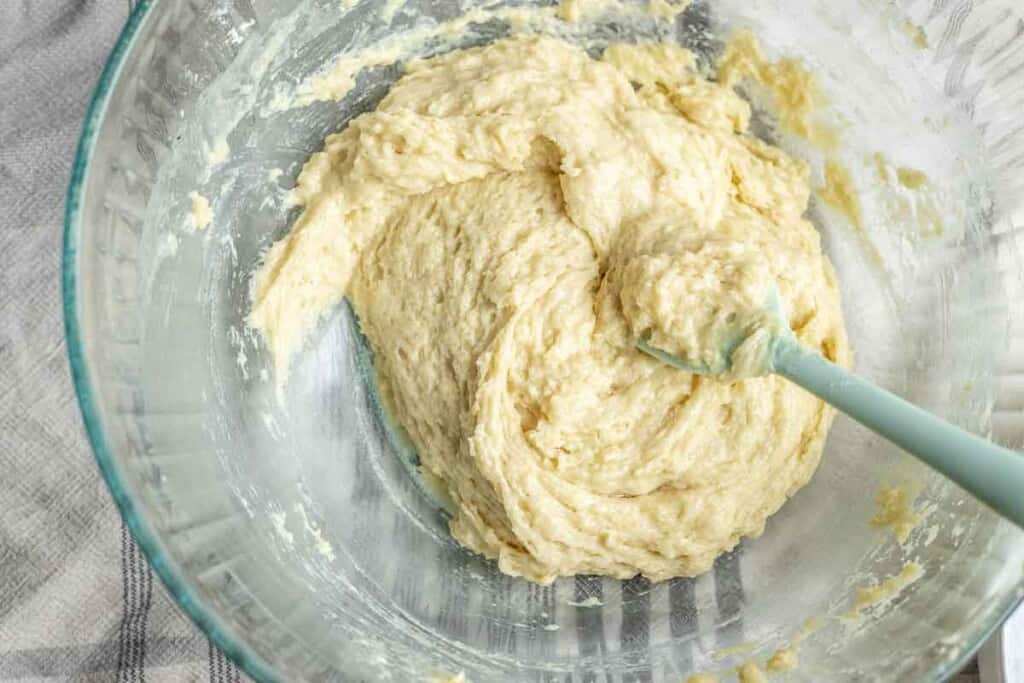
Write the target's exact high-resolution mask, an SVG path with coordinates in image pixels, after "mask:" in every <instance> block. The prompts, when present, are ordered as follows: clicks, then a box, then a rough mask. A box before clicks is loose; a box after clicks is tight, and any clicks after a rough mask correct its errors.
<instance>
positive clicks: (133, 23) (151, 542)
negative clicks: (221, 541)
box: [61, 0, 284, 683]
mask: <svg viewBox="0 0 1024 683" xmlns="http://www.w3.org/2000/svg"><path fill="white" fill-rule="evenodd" d="M159 1H160V0H139V2H138V3H137V4H136V5H135V7H134V8H133V9H132V10H131V12H130V13H129V15H128V19H127V20H126V21H125V24H124V26H123V27H122V29H121V33H120V35H119V36H118V38H117V42H116V43H115V44H114V47H113V49H112V51H111V53H110V56H109V57H108V58H107V61H106V63H105V64H104V66H103V70H102V71H101V72H100V77H99V81H98V82H97V85H96V89H95V90H94V92H93V95H92V99H91V100H90V102H89V106H88V108H87V109H86V115H85V119H84V122H83V124H82V129H81V133H80V135H79V139H78V145H77V148H76V150H75V156H74V161H73V163H72V166H71V176H70V181H69V183H68V190H67V195H66V199H65V205H64V246H63V255H62V261H61V271H62V274H61V293H62V296H63V309H64V333H65V337H66V340H67V353H68V361H69V363H70V366H71V378H72V384H73V386H74V390H75V395H76V397H77V399H78V406H79V409H80V410H81V413H82V420H83V422H84V425H85V431H86V435H87V437H88V440H89V445H90V446H91V447H92V452H93V455H94V456H95V459H96V464H97V465H98V466H99V470H100V474H101V475H102V477H103V480H104V481H105V482H106V484H107V487H108V488H109V489H110V493H111V496H112V497H113V499H114V503H115V504H116V506H117V509H118V511H119V512H120V514H121V518H122V519H123V520H124V523H125V524H126V525H127V527H128V529H129V531H130V533H131V535H132V537H134V539H135V542H136V543H137V544H138V546H139V548H140V549H141V550H142V553H143V555H144V556H145V557H146V560H147V561H148V562H149V565H150V567H151V568H152V569H153V571H154V572H155V573H156V575H157V576H158V577H160V580H161V581H162V582H163V584H164V587H165V588H166V589H167V590H168V592H170V594H171V596H172V597H173V598H174V601H175V602H176V603H177V605H178V606H179V607H180V608H181V609H182V610H183V611H184V612H185V614H186V615H187V616H188V617H189V619H191V620H192V622H193V623H194V624H195V625H196V626H198V627H199V629H200V631H202V632H203V634H205V635H206V636H207V637H208V638H209V639H210V640H211V641H212V642H213V643H214V645H216V646H217V647H218V648H220V650H221V651H222V652H223V653H224V654H225V655H226V656H227V657H228V658H229V659H230V660H231V661H233V662H234V663H235V664H237V665H238V666H239V667H240V668H241V669H242V670H243V671H244V672H245V673H246V674H247V675H249V676H250V677H251V678H252V679H254V680H256V681H260V682H261V683H277V682H278V681H282V680H284V679H283V677H282V675H281V674H280V672H279V671H278V670H277V669H275V668H274V667H273V666H271V665H270V664H269V663H268V662H267V661H266V660H264V659H263V658H262V657H260V656H259V655H258V654H256V653H255V652H254V651H253V650H252V648H251V647H249V646H248V645H246V644H245V643H244V642H243V640H242V639H241V638H240V637H239V635H238V633H237V632H236V631H235V630H234V629H233V628H231V627H230V626H228V625H227V624H226V623H225V622H224V620H223V619H221V618H220V616H218V615H217V613H216V612H215V611H214V610H213V608H212V607H210V606H207V605H206V604H205V603H204V601H203V600H202V598H201V597H200V595H199V592H198V591H197V590H196V586H195V584H194V582H192V581H190V580H189V579H188V578H186V575H185V572H184V571H182V569H181V567H180V566H179V564H178V563H177V561H175V560H174V558H173V556H172V555H171V553H170V552H168V550H167V548H166V547H165V546H164V545H163V543H162V542H161V541H160V540H159V537H158V535H157V534H156V532H155V531H154V529H153V527H152V525H151V524H150V522H149V520H148V519H146V516H145V514H144V513H143V512H142V511H141V510H140V509H139V507H138V506H137V505H136V504H135V501H134V500H133V498H132V493H131V491H130V489H129V486H128V484H127V481H126V479H125V477H124V473H123V472H122V471H121V468H120V467H119V465H118V464H117V462H116V459H115V458H114V455H113V452H112V450H111V449H110V447H109V446H108V444H107V439H106V435H105V434H104V431H103V426H102V423H101V420H100V416H99V412H98V411H97V407H96V397H95V393H94V390H93V384H92V381H91V379H90V377H89V367H88V362H87V360H86V356H85V346H86V344H85V341H84V339H83V336H82V324H81V321H80V320H79V307H78V302H79V291H78V288H79V278H78V252H79V249H78V242H79V238H80V236H81V229H80V228H81V222H82V215H81V205H82V199H83V195H84V192H85V186H86V180H87V177H88V174H89V170H90V162H91V159H92V154H93V151H94V149H95V144H96V138H97V135H98V133H99V130H100V127H101V126H102V123H103V121H104V118H105V114H106V111H107V105H108V103H109V101H110V96H111V94H112V93H113V90H114V87H115V86H116V84H117V82H118V76H119V75H120V73H121V67H122V66H123V65H124V63H125V58H126V57H127V55H128V54H129V53H130V52H131V49H132V47H133V45H134V42H135V39H136V38H137V37H138V36H139V33H140V32H139V29H140V28H141V26H142V25H143V23H144V21H145V19H146V17H148V16H149V13H150V10H152V8H153V7H154V6H155V5H156V4H157V3H158V2H159Z"/></svg>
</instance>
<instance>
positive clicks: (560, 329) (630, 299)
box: [251, 38, 849, 582]
mask: <svg viewBox="0 0 1024 683" xmlns="http://www.w3.org/2000/svg"><path fill="white" fill-rule="evenodd" d="M749 116H750V110H749V107H748V105H747V104H746V103H745V102H744V101H743V100H742V99H741V98H739V97H738V96H737V95H736V94H735V93H734V92H733V91H732V90H731V88H728V87H725V86H723V85H719V84H717V83H715V82H712V81H708V80H705V79H704V78H702V77H701V76H700V75H698V73H697V72H696V70H695V68H694V59H693V56H692V55H691V54H690V53H689V52H687V51H686V50H684V49H682V48H678V47H673V46H666V45H651V46H626V45H621V46H614V47H611V48H609V49H608V50H607V51H606V52H605V54H604V55H603V57H602V59H601V60H594V59H591V58H590V57H589V56H588V55H587V54H586V53H585V52H583V51H582V50H580V49H578V48H575V47H572V46H570V45H568V44H566V43H563V42H561V41H558V40H555V39H549V38H512V39H507V40H504V41H501V42H498V43H495V44H493V45H490V46H488V47H484V48H475V49H468V50H463V51H458V52H454V53H450V54H447V55H444V56H440V57H435V58H432V59H429V60H425V61H420V62H415V63H413V64H411V65H410V66H409V68H408V71H407V74H406V75H405V76H404V77H403V78H402V79H401V80H400V81H399V82H398V83H397V84H396V85H395V86H394V87H393V88H392V90H391V92H390V94H389V95H388V96H387V97H386V98H385V99H384V101H383V102H382V103H381V104H380V106H379V107H378V108H377V110H376V111H374V112H371V113H368V114H365V115H363V116H360V117H359V118H357V119H355V120H353V121H352V122H351V123H350V124H349V125H348V127H347V128H346V129H345V130H344V131H342V132H341V133H339V134H337V135H332V136H330V137H328V138H327V140H326V143H325V149H324V151H323V152H320V153H317V154H315V155H313V157H312V158H311V159H310V160H309V162H308V163H307V164H306V167H305V169H304V170H303V172H302V174H301V176H300V178H299V183H298V187H297V189H296V191H295V194H296V198H297V200H298V201H299V202H300V203H301V204H302V205H303V206H304V207H305V211H304V212H303V214H302V215H301V217H300V218H299V219H298V222H297V223H296V225H295V226H294V228H293V230H292V231H291V234H290V235H289V236H288V237H286V238H285V239H283V240H281V241H280V242H279V243H277V244H276V245H275V246H274V247H273V248H272V249H271V250H270V251H269V253H268V254H267V257H266V260H265V263H264V265H263V266H262V268H261V270H260V271H259V273H258V274H257V277H256V282H255V288H254V297H255V298H254V306H253V310H252V314H251V322H252V323H253V325H254V326H256V327H257V328H258V329H260V330H262V331H263V333H264V334H265V336H266V339H267V341H268V344H269V348H270V349H271V351H272V353H273V355H274V359H275V364H276V369H277V372H278V378H279V380H281V381H284V378H285V376H286V373H287V368H288V363H289V360H290V358H291V356H292V354H293V353H294V352H295V351H296V350H297V349H298V348H299V347H300V345H301V343H302V340H303V338H304V337H305V336H306V335H307V334H308V333H309V332H310V331H311V329H312V328H313V327H314V326H315V325H316V323H317V321H318V319H319V318H320V316H321V315H322V314H323V313H325V312H326V311H328V310H330V309H331V308H332V307H333V306H335V305H337V304H338V303H339V302H340V301H341V299H342V298H343V297H344V296H348V297H349V298H350V299H351V301H352V304H353V305H354V307H355V310H356V312H357V313H358V315H359V319H360V323H361V325H362V329H363V331H364V332H365V334H366V336H367V338H368V339H369V341H370V344H371V345H372V347H373V350H374V354H375V355H374V359H375V366H376V371H377V373H378V377H379V385H380V388H381V392H382V393H383V398H384V401H385V403H386V405H387V406H388V408H389V409H390V414H391V416H392V417H393V418H394V419H395V420H396V421H397V422H398V423H400V424H401V425H402V426H403V427H404V428H405V429H406V430H407V431H408V433H409V434H410V436H411V438H412V440H413V442H414V443H415V445H416V447H417V449H418V451H419V455H420V458H421V460H422V462H423V465H424V466H425V467H426V468H427V469H428V470H429V471H430V472H431V473H433V474H434V475H436V476H437V477H438V478H440V479H441V481H442V482H443V483H444V484H445V485H446V486H447V487H448V489H449V492H450V494H451V497H452V498H453V500H454V501H455V503H456V505H457V512H456V514H455V516H454V518H453V519H452V521H451V531H452V533H453V534H454V535H455V537H456V538H457V539H458V540H459V541H460V542H461V543H463V544H464V545H465V546H466V547H468V548H470V549H472V550H475V551H477V552H479V553H482V554H484V555H486V556H488V557H491V558H496V559H497V561H498V563H499V566H500V567H501V569H502V571H504V572H506V573H508V574H513V575H521V576H525V577H527V578H530V579H533V580H536V581H541V582H547V581H551V580H552V579H554V578H555V577H556V576H564V575H572V574H579V573H592V574H605V575H609V576H614V577H619V578H626V577H631V576H634V575H636V574H638V573H639V574H643V575H645V576H647V577H649V578H651V579H653V580H660V579H665V578H669V577H673V576H688V575H695V574H699V573H701V572H703V571H705V570H707V569H708V568H709V567H710V566H711V564H712V562H713V561H714V559H715V558H716V557H717V556H718V555H719V554H721V553H722V552H725V551H727V550H729V549H730V548H732V547H733V546H735V545H736V543H737V542H738V541H739V539H740V538H741V537H743V536H756V535H758V534H760V533H761V531H762V530H763V528H764V523H765V519H766V518H767V517H768V516H769V515H771V514H772V513H773V512H775V511H776V510H777V509H778V508H779V507H780V506H781V505H782V504H783V502H784V501H785V500H786V498H787V497H788V496H789V495H791V494H793V493H794V492H795V491H796V490H797V489H798V488H800V487H801V486H802V485H803V484H804V483H806V482H807V480H808V479H809V478H810V476H811V474H812V473H813V472H814V469H815V467H816V466H817V464H818V460H819V458H820V455H821V450H822V445H823V442H824V440H825V436H826V433H827V431H828V428H829V425H830V423H831V421H832V417H833V411H832V410H831V409H830V408H828V407H826V406H825V405H824V404H823V403H821V402H820V401H818V400H817V399H815V398H813V397H811V396H810V395H808V394H806V393H805V392H803V391H802V390H801V389H799V388H797V387H796V386H794V385H792V384H789V383H787V382H786V381H785V380H783V379H780V378H776V377H772V376H767V377H748V378H733V379H734V381H719V380H713V379H708V378H704V377H698V376H694V375H690V374H687V373H685V372H681V371H679V370H675V369H673V368H670V367H667V366H664V365H662V364H660V363H658V362H657V361H655V360H653V359H651V358H649V357H647V356H646V355H644V354H642V353H640V352H638V351H637V350H636V349H635V341H636V339H637V338H639V337H644V338H647V337H650V338H651V339H652V340H653V341H654V342H656V343H657V344H658V345H660V346H662V347H664V348H666V349H668V350H671V351H675V352H677V353H686V354H691V355H695V356H700V355H701V354H704V353H708V352H711V351H713V350H714V344H715V343H716V342H715V340H716V339H718V338H719V335H720V333H721V330H722V329H723V325H734V324H736V321H737V320H739V321H741V322H742V321H744V320H746V319H747V317H746V316H749V315H751V314H752V312H754V311H757V310H759V309H760V308H761V307H762V306H763V305H764V302H765V301H766V299H767V297H768V294H769V292H770V291H771V287H772V284H773V283H775V284H776V285H777V287H778V291H779V293H780V295H781V299H782V301H783V303H784V305H785V308H786V310H787V312H788V314H789V318H790V321H791V326H792V327H793V330H794V332H795V334H796V335H797V336H798V337H799V339H800V341H801V342H802V343H803V344H805V345H807V346H809V347H811V348H814V349H818V350H820V351H821V352H822V353H823V354H824V355H826V356H827V357H829V358H830V359H832V360H834V361H837V362H839V363H844V364H845V363H847V362H848V359H849V351H848V348H847V342H846V336H845V332H844V328H843V320H842V317H841V313H840V306H839V295H838V292H837V289H836V282H835V277H834V275H833V272H832V269H831V266H830V265H829V263H828V261H827V259H826V258H825V257H824V256H823V255H822V252H821V246H820V243H819V237H818V234H817V232H816V231H815V230H814V228H813V227H812V226H811V225H810V224H809V223H808V222H807V221H806V220H804V218H803V213H804V211H805V209H806V207H807V201H808V195H809V189H808V170H807V168H806V166H805V164H804V163H803V162H802V161H798V160H794V159H791V158H790V157H788V156H787V155H786V154H784V153H783V152H781V151H780V150H778V149H776V148H773V147H771V146H768V145H766V144H764V143H762V142H759V141H758V140H756V139H754V138H752V137H749V136H747V135H746V134H745V131H746V128H747V123H748V119H749ZM753 369H754V370H756V368H753ZM741 370H742V369H741ZM739 374H743V373H742V371H741V372H740V373H739Z"/></svg>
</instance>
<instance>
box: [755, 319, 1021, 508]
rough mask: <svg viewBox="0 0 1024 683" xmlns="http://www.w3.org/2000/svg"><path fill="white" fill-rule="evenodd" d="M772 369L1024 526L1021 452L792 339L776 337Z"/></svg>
mask: <svg viewBox="0 0 1024 683" xmlns="http://www.w3.org/2000/svg"><path fill="white" fill-rule="evenodd" d="M773 365H774V369H775V372H776V373H778V374H779V375H782V376H783V377H786V378H787V379H789V380H791V381H793V382H795V383H796V384H799V385H800V386H801V387H803V388H804V389H806V390H807V391H809V392H811V393H812V394H814V395H815V396H817V397H818V398H820V399H822V400H823V401H826V402H828V403H830V404H832V405H833V406H835V407H836V408H838V409H839V410H841V411H843V412H844V413H846V414H847V415H849V416H850V417H852V418H853V419H854V420H857V422H860V423H861V424H862V425H864V426H865V427H867V428H868V429H871V430H873V431H875V432H877V433H878V434H881V435H882V436H884V437H885V438H886V439H888V440H889V441H892V442H893V443H895V444H896V445H897V446H899V447H901V448H902V449H904V450H905V451H907V452H908V453H911V454H912V455H915V456H917V457H918V458H919V459H921V460H923V461H924V462H925V463H927V464H928V465H931V466H932V467H933V468H935V469H936V470H938V471H939V472H942V473H943V474H945V475H946V476H947V477H949V478H950V479H952V480H953V481H954V482H956V483H957V484H959V485H960V486H962V487H963V488H964V489H966V490H967V491H969V492H970V493H971V494H973V495H974V496H975V497H977V498H978V499H979V500H981V501H982V502H984V503H987V504H988V505H989V506H990V507H992V508H993V509H994V510H995V511H996V512H998V513H999V514H1001V515H1002V516H1003V517H1006V518H1007V519H1009V520H1010V521H1012V522H1013V523H1015V524H1016V525H1017V526H1020V527H1024V456H1022V455H1021V454H1019V453H1016V452H1014V451H1011V450H1009V449H1006V448H1003V447H1001V446H997V445H996V444H994V443H992V442H990V441H987V440H985V439H982V438H981V437H978V436H975V435H974V434H971V433H969V432H966V431H964V430H962V429H960V428H959V427H954V426H953V425H951V424H949V423H948V422H946V421H945V420H941V419H939V418H938V417H936V416H934V415H932V414H931V413H929V412H927V411H925V410H922V409H921V408H918V407H917V406H915V405H913V404H911V403H908V402H907V401H904V400H903V399H902V398H900V397H898V396H896V395H894V394H891V393H889V392H888V391H886V390H885V389H882V388H881V387H878V386H876V385H875V384H872V383H871V382H869V381H867V380H865V379H863V378H861V377H858V376H857V375H854V374H852V373H850V372H848V371H846V370H845V369H843V368H841V367H839V366H838V365H835V364H834V363H830V362H829V361H828V360H826V359H825V358H823V357H822V356H821V355H819V354H817V353H815V352H813V351H810V350H808V349H805V348H804V347H802V346H800V345H799V344H798V343H797V342H796V341H795V340H793V339H791V338H786V339H780V340H778V346H776V348H775V353H774V359H773Z"/></svg>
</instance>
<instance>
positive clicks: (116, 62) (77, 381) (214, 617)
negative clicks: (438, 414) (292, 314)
mask: <svg viewBox="0 0 1024 683" xmlns="http://www.w3.org/2000/svg"><path fill="white" fill-rule="evenodd" d="M159 2H160V0H138V2H137V4H136V5H135V7H134V8H133V9H132V10H131V11H130V13H129V15H128V18H127V20H126V21H125V24H124V26H123V27H122V29H121V32H120V34H119V36H118V38H117V41H116V42H115V44H114V47H113V48H112V50H111V52H110V55H109V57H108V58H107V61H106V62H105V64H104V66H103V70H102V71H101V73H100V77H99V80H98V82H97V85H96V88H95V90H94V92H93V95H92V98H91V100H90V102H89V106H88V107H87V109H86V114H85V118H84V121H83V124H82V128H81V132H80V135H79V139H78V144H77V147H76V150H75V156H74V160H73V162H72V166H71V175H70V180H69V183H68V189H67V194H66V200H65V207H64V237H63V253H62V259H61V294H62V297H63V312H64V332H65V337H66V342H67V354H68V361H69V364H70V370H71V378H72V384H73V386H74V391H75V396H76V398H77V400H78V406H79V409H80V411H81V414H82V419H83V423H84V426H85V431H86V436H87V437H88V441H89V445H90V447H91V449H92V452H93V455H94V457H95V460H96V464H97V465H98V467H99V470H100V474H101V476H102V478H103V480H104V482H105V483H106V485H107V488H108V489H109V490H110V493H111V496H112V497H113V499H114V503H115V504H116V506H117V509H118V511H119V513H120V514H121V517H122V519H123V520H124V523H125V524H126V526H127V527H128V529H129V532H130V533H131V535H132V537H133V538H134V539H135V541H136V543H137V544H138V546H139V548H140V550H141V551H142V553H143V555H144V556H145V558H146V560H147V561H148V562H149V565H150V567H151V568H152V569H153V571H154V572H155V573H156V574H157V576H158V577H159V578H160V580H161V582H163V584H164V587H165V588H166V589H167V591H168V592H169V593H170V594H171V596H172V597H173V598H174V601H175V603H176V604H177V605H178V606H179V607H180V608H181V609H182V611H183V612H184V613H185V615H186V616H188V618H189V619H191V621H192V622H193V623H194V624H195V625H196V626H197V627H198V628H199V630H200V631H201V632H202V633H203V634H204V635H206V636H207V637H208V638H209V639H210V640H211V641H212V642H213V644H214V645H216V646H217V647H218V648H220V650H221V651H222V652H223V653H224V654H225V655H226V656H227V657H228V659H230V660H231V661H233V662H234V663H235V664H236V665H238V666H239V668H241V669H242V670H243V671H244V672H245V673H246V674H247V675H248V676H250V677H251V678H252V679H254V680H256V681H260V682H261V683H278V682H279V681H283V680H284V678H283V676H282V675H281V673H280V672H279V671H278V670H277V669H276V668H275V667H273V666H272V665H271V664H270V663H268V662H267V661H266V660H265V659H263V658H262V657H261V656H260V655H258V654H257V653H256V652H254V651H253V650H252V648H251V647H250V646H249V645H247V644H246V643H245V642H244V640H243V639H242V638H241V637H240V636H239V635H238V633H237V632H236V631H235V629H233V628H232V627H230V626H228V624H227V623H225V621H224V620H223V619H222V618H221V617H220V616H219V615H218V614H217V613H216V611H215V610H214V609H213V608H211V607H209V606H207V605H206V604H204V602H203V600H202V599H201V597H200V596H199V593H198V591H197V590H196V586H195V584H194V582H192V581H191V580H189V579H188V578H187V577H186V575H185V573H184V571H182V569H181V567H180V565H179V564H178V562H177V561H176V560H175V559H174V558H173V556H172V555H171V553H170V552H169V551H168V550H167V548H166V547H165V546H164V544H163V543H162V542H161V541H160V539H159V536H158V535H157V533H156V532H155V531H154V529H153V527H152V525H151V524H150V522H149V520H148V519H147V518H146V517H145V515H144V513H143V512H142V511H141V510H140V508H139V507H138V506H137V505H136V504H135V501H134V500H133V499H132V494H131V491H130V488H129V486H128V484H127V481H126V479H125V477H124V474H123V472H122V471H121V468H120V466H119V465H118V464H117V462H116V460H115V458H114V456H113V452H112V450H111V449H110V447H109V446H108V444H107V440H106V435H105V434H104V431H103V426H102V423H101V420H100V417H99V413H98V411H97V408H96V398H95V393H94V391H93V385H92V382H91V380H90V378H89V368H88V363H87V361H86V357H85V353H84V349H85V346H86V344H85V342H84V338H83V336H82V325H81V321H80V320H79V317H78V314H79V308H78V302H79V292H78V287H79V278H78V270H77V265H78V251H79V249H78V240H79V238H80V235H81V230H80V228H81V220H82V216H81V204H82V199H83V195H84V192H85V186H86V180H87V177H88V173H89V170H90V166H91V160H92V154H93V151H94V149H95V144H96V138H97V135H98V132H99V129H100V128H101V126H102V123H103V121H104V120H105V115H106V111H107V105H108V103H109V101H110V96H111V95H112V93H113V91H114V88H115V86H116V85H117V83H118V77H119V76H120V73H121V68H122V66H123V65H124V63H125V59H126V57H127V55H128V54H129V53H130V52H131V49H132V47H133V46H134V43H135V39H136V38H137V37H138V36H139V34H140V29H141V27H142V25H143V23H144V22H145V19H146V18H147V17H148V16H149V14H150V11H151V10H152V9H153V8H154V7H155V6H156V5H157V3H159ZM1018 593H1019V591H1017V592H1011V593H1008V594H1007V595H1006V596H1005V597H1004V600H1005V603H1004V605H1003V607H1002V609H1000V610H994V611H993V612H991V613H990V614H994V615H995V618H993V619H991V621H990V622H989V623H987V624H985V625H984V627H983V628H981V629H980V630H979V631H978V632H977V637H976V639H975V640H974V641H973V642H971V643H970V645H968V646H966V647H963V648H961V649H960V651H959V652H958V653H957V656H956V657H953V658H951V659H946V660H942V661H940V662H938V663H937V664H936V665H935V666H934V667H932V669H931V670H930V671H929V672H928V674H926V676H927V678H928V679H930V680H933V681H942V680H945V679H947V678H949V677H951V676H952V675H953V674H955V673H956V672H958V671H960V670H961V669H962V668H963V667H964V666H965V665H966V664H967V663H968V661H970V659H971V658H972V657H974V656H975V655H976V654H977V652H978V650H979V649H981V647H982V646H983V645H984V644H985V643H986V642H988V640H989V639H990V638H991V636H992V634H993V633H994V632H995V631H996V630H997V629H998V628H999V627H1000V626H1002V624H1003V622H1004V621H1005V620H1006V619H1007V618H1009V616H1010V615H1011V614H1012V613H1013V612H1014V611H1015V610H1016V609H1017V607H1018V606H1020V605H1021V603H1022V602H1024V595H1020V594H1018Z"/></svg>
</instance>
